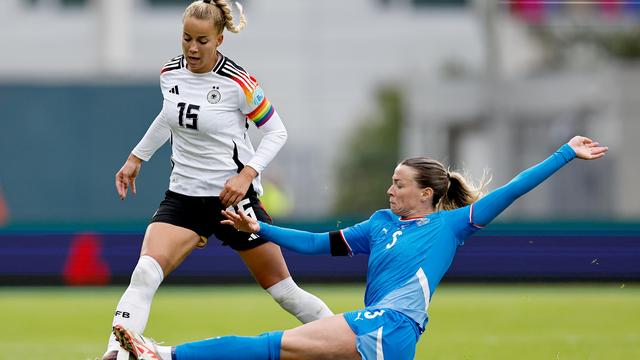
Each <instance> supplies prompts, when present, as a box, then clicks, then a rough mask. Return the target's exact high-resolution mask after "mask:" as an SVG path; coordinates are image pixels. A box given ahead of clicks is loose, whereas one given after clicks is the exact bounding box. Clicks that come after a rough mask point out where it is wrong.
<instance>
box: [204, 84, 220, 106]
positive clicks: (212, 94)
mask: <svg viewBox="0 0 640 360" xmlns="http://www.w3.org/2000/svg"><path fill="white" fill-rule="evenodd" d="M218 89H219V88H218V87H217V86H214V87H213V90H211V91H209V92H208V93H207V101H208V102H209V103H211V104H217V103H219V102H220V100H221V99H222V95H221V94H220V91H219V90H218Z"/></svg>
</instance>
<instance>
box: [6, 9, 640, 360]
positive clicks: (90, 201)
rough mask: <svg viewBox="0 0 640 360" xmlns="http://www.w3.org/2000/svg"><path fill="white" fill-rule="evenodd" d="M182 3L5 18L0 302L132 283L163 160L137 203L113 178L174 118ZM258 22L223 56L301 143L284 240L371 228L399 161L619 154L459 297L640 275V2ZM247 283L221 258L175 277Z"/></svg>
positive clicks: (496, 172) (286, 155)
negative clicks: (512, 284)
mask: <svg viewBox="0 0 640 360" xmlns="http://www.w3.org/2000/svg"><path fill="white" fill-rule="evenodd" d="M188 3H189V1H183V0H110V1H107V0H3V1H1V2H0V24H2V25H0V26H1V27H2V30H3V31H1V32H0V49H2V55H3V56H2V57H1V60H0V63H1V64H2V66H0V108H1V109H2V120H1V122H0V157H1V158H2V164H3V165H2V168H1V170H0V285H25V284H27V285H43V284H46V285H51V284H53V285H63V284H66V285H106V284H118V285H123V284H126V283H127V281H128V277H129V275H130V273H131V270H132V269H133V267H134V266H135V263H136V261H137V258H138V254H139V249H140V245H141V242H142V237H143V233H144V229H145V227H146V224H147V221H148V219H149V218H150V216H151V215H152V214H153V213H154V211H155V209H156V208H157V206H158V204H159V202H160V200H161V199H162V198H163V195H164V191H165V190H166V188H167V186H168V177H169V172H170V161H169V156H170V148H169V146H168V145H165V146H164V147H163V148H161V149H160V150H159V151H158V152H157V153H156V154H155V156H154V157H153V158H152V159H151V161H149V162H148V163H145V164H144V165H143V168H142V172H141V174H140V176H139V178H138V180H137V187H138V194H137V195H136V196H130V197H129V198H127V200H126V201H124V202H122V201H120V200H119V199H118V197H117V194H116V192H115V188H114V175H115V173H116V171H117V170H118V169H119V168H120V166H121V165H122V164H123V163H124V161H125V159H126V157H127V156H128V154H129V152H130V151H131V149H132V148H133V147H134V146H135V145H136V144H137V142H138V141H139V139H140V138H141V137H142V136H143V134H144V132H145V131H146V129H147V127H148V126H149V125H150V123H151V122H152V120H153V119H154V118H155V116H156V114H157V113H158V112H159V110H160V108H161V101H162V95H161V93H160V89H159V80H158V78H159V70H160V68H161V67H162V66H163V64H165V63H166V62H167V60H169V59H171V58H172V57H174V56H176V55H179V54H180V53H181V49H180V35H181V26H182V24H181V16H182V12H183V10H184V8H185V7H186V5H187V4H188ZM242 4H243V5H244V8H245V12H246V16H247V19H248V26H247V28H246V29H245V30H243V31H242V32H241V33H239V34H232V33H228V32H227V33H225V34H226V35H225V42H224V44H223V45H222V47H221V52H222V53H223V54H225V55H226V56H228V57H230V58H232V59H233V60H234V61H236V62H237V63H238V64H240V65H242V66H243V67H244V68H245V69H247V70H248V71H249V72H250V73H252V74H253V75H254V76H255V77H256V78H257V79H258V81H259V82H260V83H261V85H262V87H263V88H264V89H265V92H266V95H267V96H268V97H269V99H270V100H271V102H272V103H273V104H274V106H275V107H276V109H277V110H278V112H279V113H280V115H281V117H282V118H283V121H284V122H285V125H286V126H287V129H288V131H289V140H288V142H287V144H286V145H285V147H284V148H283V149H282V151H281V152H280V153H279V154H278V156H277V157H276V159H275V160H274V161H273V162H272V163H271V165H270V166H269V167H268V169H267V170H266V171H265V172H264V174H263V179H264V183H265V196H264V197H263V199H262V200H263V202H264V203H265V206H266V208H267V210H268V211H269V212H270V213H271V214H272V215H273V217H274V220H275V222H276V223H277V224H281V225H285V226H293V227H297V228H300V229H307V230H313V231H327V230H332V229H337V228H343V227H345V226H348V225H351V224H353V223H355V222H356V221H360V220H363V219H366V218H368V216H369V215H370V214H371V213H372V211H374V210H376V209H379V208H385V207H387V196H386V194H385V192H386V189H387V187H388V186H389V184H390V177H391V174H392V170H393V168H394V166H395V164H397V162H399V161H400V160H401V159H403V158H405V157H409V156H416V155H427V156H431V157H433V158H436V159H438V160H441V161H443V162H444V163H445V164H449V165H450V166H451V167H452V168H453V169H458V170H465V171H466V172H467V174H468V175H469V176H470V177H471V178H474V179H479V178H480V177H481V176H482V174H483V172H484V171H485V170H487V171H488V172H489V173H490V174H491V175H492V176H493V181H492V182H491V184H490V186H489V189H493V188H495V187H498V186H500V185H502V184H504V183H505V182H507V181H508V180H509V179H510V178H511V177H513V176H514V175H515V174H517V173H518V172H519V171H520V170H523V169H525V168H527V167H529V166H531V165H533V164H534V163H536V162H538V161H540V160H543V159H544V158H546V157H547V156H548V155H549V154H550V153H552V152H553V151H554V150H555V149H556V148H558V147H559V146H560V145H561V144H563V143H564V142H566V141H568V140H569V139H570V138H571V137H572V136H573V135H575V134H583V135H586V136H589V137H592V138H594V139H597V140H598V141H600V142H601V143H603V144H605V145H607V146H609V147H610V151H609V154H608V155H607V156H606V157H605V158H604V159H603V160H599V161H596V162H589V163H578V162H573V163H571V164H570V165H569V166H567V167H566V168H564V169H563V170H562V171H560V172H559V173H558V174H557V175H555V176H554V177H553V178H551V179H550V180H549V181H547V182H545V183H544V184H543V185H542V186H540V187H539V188H537V189H536V190H534V191H533V192H531V193H530V194H528V195H526V196H525V197H524V198H523V199H521V200H520V201H518V202H517V203H516V204H515V205H513V206H512V207H511V208H510V209H509V210H508V211H507V212H505V213H504V214H502V215H501V216H500V217H499V218H498V221H496V223H495V224H493V225H492V226H490V227H489V228H488V229H486V230H485V231H483V232H481V233H479V234H478V235H477V236H476V238H477V239H478V240H477V241H475V240H473V239H472V240H469V241H467V244H466V245H465V246H464V247H462V248H461V249H460V251H459V254H458V256H457V258H456V260H455V262H454V264H453V266H452V268H451V271H450V272H449V274H448V275H447V278H446V279H445V283H447V280H449V281H455V280H464V281H481V282H486V281H518V282H520V281H536V282H540V281H542V282H557V281H563V282H564V281H575V280H579V281H602V280H605V281H607V282H608V283H615V284H617V285H616V286H618V285H620V284H625V283H626V284H629V283H634V282H637V280H638V279H640V241H639V240H640V186H639V184H640V160H638V159H639V158H640V147H639V146H638V144H637V138H638V136H639V135H640V121H639V120H638V118H639V117H640V2H637V1H605V0H602V1H598V0H594V1H524V0H522V1H518V0H513V1H493V0H349V1H299V0H279V1H265V0H245V1H243V2H242ZM251 136H252V137H254V138H255V140H254V145H257V143H258V142H259V139H260V133H259V131H256V130H255V129H253V128H252V129H251ZM286 258H287V261H288V263H289V266H290V268H291V270H292V273H293V274H294V275H295V276H296V278H297V279H301V280H304V281H311V280H313V281H322V282H326V281H329V282H345V281H352V280H363V279H364V271H365V268H366V261H367V259H366V257H355V258H353V259H327V258H323V257H306V256H300V255H296V254H292V253H288V252H287V253H286ZM252 281H253V280H252V279H251V277H250V276H249V274H248V272H247V271H246V270H245V269H244V266H243V264H242V263H241V261H240V260H239V259H238V258H237V256H236V255H235V254H234V253H233V252H232V251H230V250H229V249H228V248H224V247H221V246H219V245H218V244H217V242H216V241H210V243H209V246H208V247H207V248H206V249H204V250H198V251H196V252H194V253H193V254H192V255H191V256H190V257H189V258H188V259H187V260H186V261H185V263H184V264H183V265H182V266H181V267H180V268H179V269H178V270H177V271H176V272H175V273H174V274H172V275H170V276H169V278H168V279H167V280H166V282H168V283H180V284H186V283H197V284H218V283H231V282H233V283H235V282H252ZM623 287H624V286H623ZM627 288H629V286H627ZM116 293H117V294H115V293H114V295H110V296H111V297H112V299H111V300H112V303H113V305H115V303H116V302H117V298H118V297H119V293H120V292H119V291H116ZM638 298H639V297H638V293H637V292H636V293H635V297H634V298H633V299H634V301H635V304H636V305H635V307H634V308H635V312H634V313H633V314H631V315H633V316H635V317H634V319H638V312H639V311H638V307H637V304H638V302H637V301H638ZM351 308H354V307H351ZM109 311H111V310H109ZM627 315H629V314H627ZM107 322H108V321H107ZM636 325H637V323H636ZM636 330H637V329H636ZM635 334H636V335H633V336H635V337H633V338H631V340H629V341H632V342H634V343H636V344H638V343H640V337H638V336H640V335H638V334H637V331H636V333H635ZM450 358H454V357H450ZM583 358H586V357H583Z"/></svg>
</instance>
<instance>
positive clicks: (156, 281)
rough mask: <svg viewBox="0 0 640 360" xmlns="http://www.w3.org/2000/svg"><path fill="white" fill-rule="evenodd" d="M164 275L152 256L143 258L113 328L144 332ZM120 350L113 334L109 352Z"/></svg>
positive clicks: (124, 296)
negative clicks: (116, 326)
mask: <svg viewBox="0 0 640 360" xmlns="http://www.w3.org/2000/svg"><path fill="white" fill-rule="evenodd" d="M163 278H164V274H163V272H162V267H160V264H158V262H157V261H156V260H155V259H154V258H152V257H151V256H147V255H145V256H141V257H140V260H138V264H137V265H136V268H135V269H133V274H131V282H130V283H129V287H128V288H127V290H125V292H124V294H122V297H121V298H120V302H119V303H118V307H116V312H115V315H114V317H113V322H112V323H111V325H112V326H115V325H116V324H121V325H123V326H124V327H126V328H128V329H131V330H133V331H135V332H137V333H139V334H142V333H143V332H144V328H145V327H146V326H147V321H148V320H149V312H150V311H151V301H152V300H153V295H154V294H155V293H156V290H158V286H160V283H162V280H163ZM119 348H120V345H119V344H118V341H116V338H115V336H114V335H113V333H112V334H111V336H110V337H109V344H108V345H107V352H108V351H113V350H117V349H119Z"/></svg>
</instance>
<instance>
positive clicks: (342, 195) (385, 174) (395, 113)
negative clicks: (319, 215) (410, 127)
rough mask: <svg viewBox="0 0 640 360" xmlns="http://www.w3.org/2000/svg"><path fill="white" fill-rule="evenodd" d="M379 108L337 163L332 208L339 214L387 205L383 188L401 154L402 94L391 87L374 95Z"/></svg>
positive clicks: (352, 139)
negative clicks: (335, 190)
mask: <svg viewBox="0 0 640 360" xmlns="http://www.w3.org/2000/svg"><path fill="white" fill-rule="evenodd" d="M376 103H377V104H378V108H377V110H376V111H375V113H373V114H370V115H368V116H367V118H366V119H364V121H362V122H361V123H362V125H361V126H360V127H358V128H357V129H356V130H355V132H354V133H353V135H352V136H351V138H350V139H349V140H348V144H347V146H346V148H347V150H346V151H345V152H344V157H343V158H342V159H341V161H340V163H339V165H338V172H337V187H338V191H337V193H336V196H337V198H336V199H335V201H334V211H335V212H336V213H338V214H342V215H360V214H370V213H371V212H372V211H374V210H377V209H381V208H386V207H388V206H389V202H388V197H387V196H386V190H387V188H388V187H389V185H390V184H391V175H392V170H393V168H394V167H395V166H396V164H397V162H398V158H399V155H400V151H399V145H400V127H401V126H400V125H401V123H402V118H403V106H402V96H401V94H400V92H399V91H398V90H397V89H396V88H395V87H392V86H386V87H383V88H382V89H381V90H380V91H378V94H377V95H376Z"/></svg>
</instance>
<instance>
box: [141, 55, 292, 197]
mask: <svg viewBox="0 0 640 360" xmlns="http://www.w3.org/2000/svg"><path fill="white" fill-rule="evenodd" d="M160 86H161V88H162V95H163V97H164V101H163V104H162V110H161V111H160V114H158V116H157V117H156V119H155V120H154V121H153V123H152V124H151V126H150V127H149V130H147V133H146V134H145V135H144V137H143V138H142V140H141V141H140V143H138V145H137V146H136V147H135V148H134V149H133V151H132V154H133V155H135V156H137V157H139V158H140V159H142V160H145V161H147V160H149V159H150V158H151V156H152V155H153V153H154V152H155V151H156V150H157V149H158V148H159V147H160V146H161V145H162V144H164V143H165V142H166V141H167V140H168V139H169V138H171V144H172V155H171V161H172V164H173V169H172V171H171V178H170V183H169V189H170V190H171V191H174V192H177V193H180V194H184V195H189V196H219V195H220V192H221V191H222V189H223V186H224V184H225V182H226V181H227V179H229V178H230V177H232V176H234V175H236V174H238V173H239V172H240V170H241V169H242V168H243V167H244V166H245V165H248V166H251V167H252V168H253V169H255V170H256V171H257V172H258V174H260V173H261V172H262V170H264V168H265V167H266V166H267V164H268V163H269V162H270V161H271V160H272V159H273V158H274V157H275V155H276V154H277V152H278V151H279V150H280V148H281V147H282V145H284V143H285V141H286V138H287V131H286V129H285V127H284V125H283V124H282V121H281V120H280V117H279V116H278V113H277V112H276V111H275V109H274V108H273V106H272V105H271V103H270V102H269V100H268V99H267V98H266V97H265V95H264V91H263V90H262V89H261V88H260V86H259V85H258V82H257V81H256V79H255V78H254V77H253V76H251V75H249V74H248V73H247V72H246V71H245V70H244V69H243V68H242V67H240V66H238V65H237V64H235V63H234V62H233V61H231V60H230V59H229V58H227V57H225V56H223V55H222V54H220V53H218V62H217V63H216V65H215V66H214V68H213V70H212V71H210V72H207V73H202V74H197V73H193V72H191V71H190V70H188V69H187V67H186V62H185V59H184V56H178V57H175V58H173V59H172V60H171V61H170V62H169V63H167V64H166V65H165V66H164V67H163V68H162V71H161V74H160ZM249 120H251V122H253V123H254V124H255V125H256V126H257V127H258V128H259V129H260V130H261V131H262V135H263V137H262V140H261V141H260V144H259V146H258V149H257V151H254V148H253V146H252V144H251V140H250V139H249V136H248V134H247V130H248V129H249ZM253 187H254V189H255V191H256V192H257V193H258V194H259V195H261V194H262V186H261V185H260V176H259V175H258V177H256V178H255V179H254V181H253Z"/></svg>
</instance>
